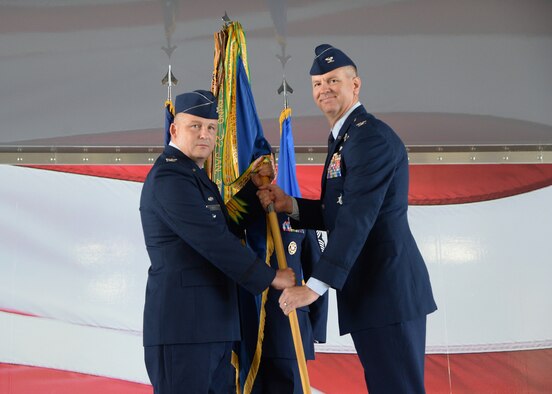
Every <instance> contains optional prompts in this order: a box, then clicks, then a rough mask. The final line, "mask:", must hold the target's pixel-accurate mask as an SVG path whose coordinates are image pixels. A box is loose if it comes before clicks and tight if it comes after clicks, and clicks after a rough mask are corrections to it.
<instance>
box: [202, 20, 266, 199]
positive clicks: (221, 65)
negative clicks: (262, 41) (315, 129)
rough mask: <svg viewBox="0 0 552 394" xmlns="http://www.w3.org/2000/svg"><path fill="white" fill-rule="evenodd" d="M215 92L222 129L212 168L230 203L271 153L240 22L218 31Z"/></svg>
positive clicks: (220, 187) (216, 144)
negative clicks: (259, 162)
mask: <svg viewBox="0 0 552 394" xmlns="http://www.w3.org/2000/svg"><path fill="white" fill-rule="evenodd" d="M222 54H224V55H222ZM212 91H213V94H215V95H216V96H218V113H219V128H218V135H217V140H216V143H215V149H214V151H213V157H212V163H211V168H210V170H209V171H210V175H211V180H212V181H213V182H215V183H216V184H217V186H218V187H219V190H220V191H221V194H222V196H223V198H224V201H225V203H227V202H228V201H229V200H230V199H231V198H232V197H233V196H234V195H235V194H236V193H237V192H238V191H239V190H240V189H241V188H242V187H243V185H244V184H245V183H247V181H248V180H249V175H250V171H251V168H250V167H249V166H250V164H251V162H252V161H253V160H254V159H256V158H258V157H259V156H262V155H270V145H269V144H268V142H267V141H266V139H265V138H264V135H263V129H262V126H261V122H260V121H259V117H258V115H257V109H256V107H255V101H254V99H253V94H252V92H251V85H250V81H249V68H248V66H247V46H246V41H245V34H244V32H243V30H242V27H241V25H240V23H239V22H231V23H228V24H227V25H226V27H225V29H224V30H222V31H221V32H219V33H217V34H215V70H214V71H213V86H212Z"/></svg>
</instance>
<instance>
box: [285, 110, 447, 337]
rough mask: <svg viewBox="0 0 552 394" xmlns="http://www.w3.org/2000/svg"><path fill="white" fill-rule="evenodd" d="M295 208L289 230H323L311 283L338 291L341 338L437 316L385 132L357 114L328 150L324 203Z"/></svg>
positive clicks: (401, 154) (401, 155) (397, 151)
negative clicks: (295, 218) (323, 245)
mask: <svg viewBox="0 0 552 394" xmlns="http://www.w3.org/2000/svg"><path fill="white" fill-rule="evenodd" d="M297 202H298V206H299V216H300V218H299V219H300V220H299V222H296V221H292V226H293V227H295V228H316V229H325V230H327V231H328V244H327V246H326V249H325V250H324V253H323V254H322V257H321V259H320V261H319V262H318V263H317V264H316V265H315V266H314V267H313V271H312V277H314V278H316V279H319V280H321V281H323V282H325V283H327V284H329V285H330V286H331V287H333V288H335V289H336V290H337V302H338V310H339V327H340V332H341V334H342V335H343V334H346V333H350V332H354V331H359V330H364V329H367V328H372V327H380V326H385V325H389V324H393V323H397V322H401V321H407V320H411V319H415V318H417V317H421V316H423V315H426V314H428V313H431V312H432V311H434V310H435V309H436V305H435V302H434V300H433V294H432V290H431V284H430V281H429V275H428V272H427V268H426V266H425V263H424V260H423V258H422V255H421V254H420V252H419V250H418V247H417V246H416V242H415V240H414V238H413V236H412V233H411V231H410V227H409V224H408V218H407V210H408V156H407V153H406V149H405V146H404V144H403V143H402V141H401V140H400V138H399V137H398V136H397V135H396V134H395V132H394V131H393V130H392V129H391V128H390V127H389V126H388V125H386V124H385V123H383V122H382V121H380V120H378V119H376V118H375V117H374V116H372V115H371V114H369V113H367V112H366V110H365V109H364V107H363V106H359V107H358V108H356V109H355V110H354V111H353V112H352V113H351V114H350V115H349V116H348V117H347V119H346V121H345V123H344V124H343V127H342V128H341V130H340V131H339V135H338V137H337V138H336V139H335V141H334V142H333V143H332V144H331V145H330V146H329V148H328V156H327V159H326V163H325V165H324V171H323V173H322V193H321V199H320V200H307V199H297Z"/></svg>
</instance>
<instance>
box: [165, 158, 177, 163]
mask: <svg viewBox="0 0 552 394" xmlns="http://www.w3.org/2000/svg"><path fill="white" fill-rule="evenodd" d="M165 161H166V162H167V163H174V162H175V161H178V159H177V158H176V157H174V156H169V157H166V158H165Z"/></svg>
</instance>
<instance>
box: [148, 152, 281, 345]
mask: <svg viewBox="0 0 552 394" xmlns="http://www.w3.org/2000/svg"><path fill="white" fill-rule="evenodd" d="M140 214H141V218H142V227H143V231H144V237H145V242H146V248H147V251H148V254H149V257H150V260H151V266H150V268H149V270H148V281H147V287H146V301H145V308H144V346H152V345H161V344H178V343H203V342H222V341H235V340H239V339H240V323H239V312H238V303H237V285H236V283H239V284H240V285H241V286H243V287H244V288H245V289H247V290H248V291H250V292H251V293H253V294H259V293H261V292H262V291H263V290H264V289H265V288H267V287H268V286H269V285H270V283H271V282H272V280H273V279H274V276H275V270H274V269H272V268H270V267H268V266H267V265H266V264H265V263H264V262H263V261H261V260H259V259H258V258H257V256H256V255H255V254H254V253H253V252H252V251H251V250H250V249H249V248H247V247H245V246H243V245H242V244H241V242H240V240H239V239H238V237H236V236H235V235H234V234H233V233H232V232H231V231H230V230H229V224H228V222H229V218H228V213H227V211H226V208H225V206H224V203H223V201H222V198H221V196H220V193H219V191H218V189H217V187H216V185H215V184H214V183H213V182H211V180H210V179H209V178H208V177H207V174H206V173H205V171H204V170H203V169H201V168H199V167H198V166H197V165H196V164H195V163H194V162H193V161H192V160H191V159H189V158H188V157H187V156H186V155H184V154H183V153H182V152H181V151H179V150H178V149H176V148H174V147H172V146H167V147H166V148H165V150H164V152H163V153H162V154H161V155H160V156H159V158H158V159H157V161H156V162H155V164H154V165H153V167H152V169H151V170H150V172H149V174H148V176H147V178H146V181H145V183H144V186H143V189H142V195H141V199H140Z"/></svg>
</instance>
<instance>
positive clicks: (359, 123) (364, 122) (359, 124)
mask: <svg viewBox="0 0 552 394" xmlns="http://www.w3.org/2000/svg"><path fill="white" fill-rule="evenodd" d="M365 124H366V121H365V120H363V121H362V122H358V123H357V124H356V127H360V126H364V125H365Z"/></svg>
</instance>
